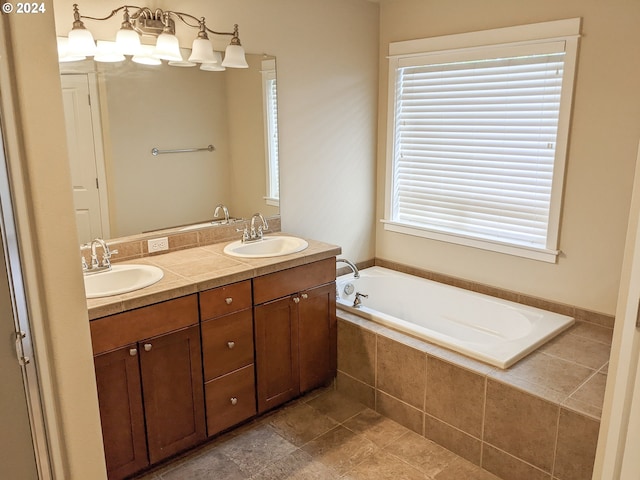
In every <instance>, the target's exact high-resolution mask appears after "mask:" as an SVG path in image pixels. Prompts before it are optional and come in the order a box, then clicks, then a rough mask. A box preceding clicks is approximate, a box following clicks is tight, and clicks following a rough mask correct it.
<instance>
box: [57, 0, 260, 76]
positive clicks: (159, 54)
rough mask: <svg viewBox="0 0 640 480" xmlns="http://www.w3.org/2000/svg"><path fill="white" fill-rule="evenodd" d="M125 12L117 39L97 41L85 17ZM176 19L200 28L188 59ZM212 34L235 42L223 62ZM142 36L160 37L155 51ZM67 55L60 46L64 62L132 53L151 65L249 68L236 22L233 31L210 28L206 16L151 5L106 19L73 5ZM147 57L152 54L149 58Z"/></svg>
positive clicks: (124, 8) (116, 58)
mask: <svg viewBox="0 0 640 480" xmlns="http://www.w3.org/2000/svg"><path fill="white" fill-rule="evenodd" d="M119 12H122V14H123V21H122V24H121V25H120V30H118V32H117V33H116V39H115V42H101V41H99V42H98V45H97V46H96V42H95V41H94V39H93V35H92V34H91V32H90V31H89V30H88V29H87V28H86V27H85V25H84V22H83V20H96V21H104V20H109V19H110V18H112V17H114V16H115V15H116V14H117V13H119ZM176 20H179V21H180V22H182V23H183V24H184V25H186V26H188V27H192V28H197V29H198V34H197V37H196V39H195V40H194V41H193V46H192V49H191V56H190V57H189V59H188V60H187V61H185V60H184V59H183V58H182V54H181V53H180V45H179V43H178V38H177V37H176V35H175V27H176ZM208 34H214V35H226V36H230V37H231V41H230V42H229V45H228V46H227V48H226V51H225V55H224V60H222V61H221V55H220V52H215V51H214V50H213V45H212V44H211V41H210V40H209V35H208ZM142 35H145V36H152V37H156V43H155V47H154V48H153V52H152V53H151V54H149V52H148V46H147V45H143V44H142V42H141V39H140V37H141V36H142ZM65 47H66V48H65V51H64V55H63V54H62V49H61V48H60V45H59V53H60V61H77V60H82V59H84V58H85V57H93V58H94V60H95V61H97V62H105V61H106V62H115V61H123V60H124V59H125V55H127V56H131V57H132V59H133V61H134V62H138V63H145V64H147V65H150V64H157V63H158V62H159V61H160V60H166V61H167V62H169V65H175V66H181V67H185V66H195V65H196V64H200V68H201V69H202V70H210V71H219V70H224V68H225V67H231V68H247V67H248V66H249V65H247V61H246V59H245V53H244V49H243V48H242V44H241V43H240V37H239V33H238V25H237V24H236V25H234V29H233V32H216V31H214V30H211V29H210V28H208V27H207V26H206V24H205V18H204V17H200V18H197V17H195V16H193V15H191V14H189V13H184V12H176V11H173V10H161V9H159V8H156V9H155V10H152V9H151V8H149V7H137V6H132V5H122V6H121V7H118V8H116V9H115V10H112V11H111V13H110V14H109V15H107V16H106V17H103V18H97V17H89V16H87V15H80V9H79V8H78V4H74V5H73V28H72V29H71V31H70V32H69V36H68V43H67V44H66V45H65ZM145 57H150V58H148V59H145Z"/></svg>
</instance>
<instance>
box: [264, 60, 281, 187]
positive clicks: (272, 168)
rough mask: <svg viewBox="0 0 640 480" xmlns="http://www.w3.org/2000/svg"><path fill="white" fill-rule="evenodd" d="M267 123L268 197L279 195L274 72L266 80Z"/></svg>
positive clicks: (276, 93)
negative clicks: (271, 76)
mask: <svg viewBox="0 0 640 480" xmlns="http://www.w3.org/2000/svg"><path fill="white" fill-rule="evenodd" d="M267 124H268V127H267V128H268V137H267V141H268V144H269V146H268V148H269V191H268V192H267V195H268V196H269V197H270V198H274V199H277V198H279V197H280V194H279V192H280V185H279V178H280V175H279V172H278V170H279V168H278V89H277V84H276V77H275V72H274V76H273V78H269V79H268V80H267Z"/></svg>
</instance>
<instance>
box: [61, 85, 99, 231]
mask: <svg viewBox="0 0 640 480" xmlns="http://www.w3.org/2000/svg"><path fill="white" fill-rule="evenodd" d="M61 82H62V100H63V105H64V115H65V124H66V130H67V145H68V149H69V164H70V167H71V182H72V185H73V202H74V206H75V210H76V226H77V229H78V240H79V242H80V243H86V242H89V241H91V240H93V239H94V238H98V237H99V238H106V237H108V236H109V232H108V231H105V228H106V223H107V220H108V212H107V205H106V196H105V195H101V192H100V186H101V184H102V187H105V186H106V180H105V179H104V178H103V174H102V172H103V170H104V166H103V161H104V160H103V158H102V148H101V142H102V140H101V138H100V137H99V135H100V134H99V131H100V130H99V128H97V126H96V125H94V124H95V122H98V121H99V117H98V115H96V112H93V111H92V105H91V103H92V102H91V100H90V98H91V97H90V85H89V76H88V75H86V74H72V75H71V74H69V75H66V74H65V75H61ZM96 96H97V95H96ZM93 103H94V104H96V105H97V99H94V100H93ZM96 132H98V133H96Z"/></svg>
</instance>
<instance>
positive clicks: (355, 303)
mask: <svg viewBox="0 0 640 480" xmlns="http://www.w3.org/2000/svg"><path fill="white" fill-rule="evenodd" d="M362 297H364V298H369V295H366V294H364V293H360V292H356V298H354V299H353V306H354V308H358V307H359V306H360V305H362V300H361V298H362Z"/></svg>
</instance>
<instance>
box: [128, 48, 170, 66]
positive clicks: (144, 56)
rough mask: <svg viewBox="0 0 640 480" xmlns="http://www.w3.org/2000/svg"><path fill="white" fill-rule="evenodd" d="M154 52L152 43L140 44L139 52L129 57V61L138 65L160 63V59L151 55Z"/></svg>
mask: <svg viewBox="0 0 640 480" xmlns="http://www.w3.org/2000/svg"><path fill="white" fill-rule="evenodd" d="M154 52H155V47H154V46H153V45H141V46H140V52H139V53H138V54H137V55H134V56H133V57H131V61H132V62H135V63H138V64H140V65H162V62H161V61H160V59H159V58H156V57H154V56H153V53H154Z"/></svg>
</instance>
